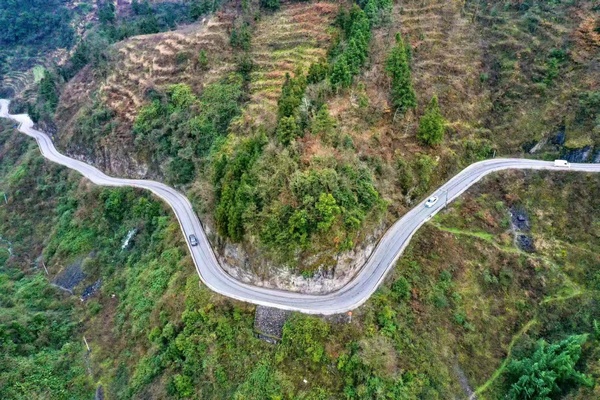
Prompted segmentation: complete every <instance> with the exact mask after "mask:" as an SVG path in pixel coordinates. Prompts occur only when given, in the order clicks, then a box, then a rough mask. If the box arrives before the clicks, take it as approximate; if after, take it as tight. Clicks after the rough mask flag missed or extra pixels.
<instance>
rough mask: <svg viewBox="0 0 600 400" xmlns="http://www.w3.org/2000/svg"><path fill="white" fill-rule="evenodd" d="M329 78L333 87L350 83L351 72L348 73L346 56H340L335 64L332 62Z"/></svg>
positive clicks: (345, 85)
mask: <svg viewBox="0 0 600 400" xmlns="http://www.w3.org/2000/svg"><path fill="white" fill-rule="evenodd" d="M329 80H330V81H331V85H332V86H334V87H339V86H343V87H348V86H350V85H351V84H352V74H351V73H350V67H349V66H348V61H347V60H346V57H344V56H341V57H340V58H338V60H337V61H336V62H335V64H333V69H332V70H331V77H330V78H329Z"/></svg>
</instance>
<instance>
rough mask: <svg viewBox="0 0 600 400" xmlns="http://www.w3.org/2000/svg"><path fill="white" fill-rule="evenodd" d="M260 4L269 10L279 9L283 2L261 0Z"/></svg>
mask: <svg viewBox="0 0 600 400" xmlns="http://www.w3.org/2000/svg"><path fill="white" fill-rule="evenodd" d="M260 6H261V7H262V8H265V9H267V10H271V11H277V10H279V7H280V6H281V4H280V3H279V0H260Z"/></svg>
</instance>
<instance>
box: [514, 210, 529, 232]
mask: <svg viewBox="0 0 600 400" xmlns="http://www.w3.org/2000/svg"><path fill="white" fill-rule="evenodd" d="M510 216H511V222H512V224H513V227H514V229H516V230H519V231H522V232H529V230H530V229H531V223H530V221H529V216H528V215H527V212H526V211H525V210H524V209H523V208H520V207H512V208H511V209H510Z"/></svg>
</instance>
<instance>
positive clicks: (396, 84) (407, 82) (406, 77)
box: [386, 33, 417, 114]
mask: <svg viewBox="0 0 600 400" xmlns="http://www.w3.org/2000/svg"><path fill="white" fill-rule="evenodd" d="M409 51H410V50H409V49H408V47H407V46H406V45H405V44H404V40H402V36H401V35H400V33H398V34H396V45H395V46H394V48H393V49H392V51H391V52H390V54H389V56H388V59H387V62H386V70H387V71H388V73H389V74H390V76H391V78H392V102H393V104H394V107H396V108H397V109H398V110H399V111H400V112H401V113H402V114H404V113H406V111H408V110H409V109H411V108H415V107H416V106H417V95H416V94H415V90H414V89H413V86H412V82H411V78H410V66H409V63H408V60H409V54H410V53H409Z"/></svg>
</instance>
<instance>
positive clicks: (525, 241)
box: [516, 235, 535, 253]
mask: <svg viewBox="0 0 600 400" xmlns="http://www.w3.org/2000/svg"><path fill="white" fill-rule="evenodd" d="M516 240H517V246H518V247H519V248H520V249H521V250H523V251H526V252H528V253H534V252H535V245H534V244H533V238H532V237H531V236H529V235H517V239H516Z"/></svg>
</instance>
